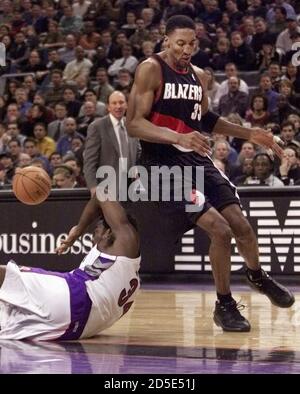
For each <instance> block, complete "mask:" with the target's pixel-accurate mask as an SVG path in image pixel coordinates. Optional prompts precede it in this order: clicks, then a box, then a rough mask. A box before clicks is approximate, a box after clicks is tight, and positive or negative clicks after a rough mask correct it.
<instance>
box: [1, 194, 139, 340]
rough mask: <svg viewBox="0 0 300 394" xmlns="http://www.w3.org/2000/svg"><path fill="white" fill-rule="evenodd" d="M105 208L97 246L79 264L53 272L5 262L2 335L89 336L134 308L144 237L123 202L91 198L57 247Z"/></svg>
mask: <svg viewBox="0 0 300 394" xmlns="http://www.w3.org/2000/svg"><path fill="white" fill-rule="evenodd" d="M100 208H101V210H100ZM101 211H102V214H103V215H102V220H101V221H100V222H99V223H98V225H97V227H96V230H95V233H94V243H95V246H94V247H93V248H92V250H91V251H90V252H89V253H88V255H87V256H86V257H85V259H84V260H83V261H82V263H81V264H80V267H79V268H78V269H75V270H74V271H71V272H66V273H61V272H51V271H46V270H42V269H38V268H30V267H19V266H18V265H17V264H16V263H15V262H13V261H10V262H8V264H7V266H0V286H1V289H0V326H1V331H0V339H31V340H71V339H81V338H88V337H91V336H94V335H96V334H97V333H99V332H100V331H102V330H104V329H106V328H108V327H110V326H111V325H112V324H113V323H115V322H116V321H117V320H118V319H119V318H120V317H121V316H122V315H123V314H124V313H126V312H127V311H128V310H129V308H130V307H131V305H132V304H133V301H134V299H135V297H136V294H137V290H138V288H139V286H140V282H139V276H138V270H139V266H140V256H139V238H138V234H137V231H136V229H135V227H134V225H133V224H132V223H131V220H130V218H128V216H127V215H126V213H125V211H124V210H123V208H122V207H121V205H120V204H119V203H118V202H116V201H103V202H101V203H100V202H99V201H98V200H96V198H94V199H92V200H90V201H89V202H88V204H87V205H86V208H85V210H84V212H83V214H82V218H81V219H80V221H79V224H78V225H77V226H75V227H73V229H72V230H71V231H70V234H69V237H68V239H67V240H66V241H65V242H63V243H62V244H61V245H60V247H59V248H58V250H57V252H58V253H59V254H60V253H62V252H64V251H65V250H66V249H67V248H68V247H69V246H70V245H71V244H72V243H73V242H74V240H75V239H76V238H77V236H79V235H81V234H82V233H83V232H84V231H85V229H86V226H87V223H90V220H91V219H94V218H95V217H97V215H98V216H99V214H100V213H101Z"/></svg>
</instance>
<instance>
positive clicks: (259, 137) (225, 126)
mask: <svg viewBox="0 0 300 394" xmlns="http://www.w3.org/2000/svg"><path fill="white" fill-rule="evenodd" d="M195 71H196V73H197V75H198V77H199V78H200V81H201V84H202V86H203V91H204V92H203V93H204V94H203V102H202V118H201V123H200V130H201V131H205V132H207V133H216V134H223V135H225V136H231V137H237V138H242V139H244V140H249V141H250V142H253V143H254V144H258V145H261V146H263V147H266V148H270V149H272V150H273V151H274V153H276V155H277V156H279V157H281V156H282V149H281V147H280V145H279V144H278V142H279V143H280V140H278V139H276V138H275V137H274V136H273V134H272V133H271V132H268V131H266V130H264V129H260V128H249V127H244V126H240V125H237V124H234V123H231V122H228V121H227V120H225V119H223V118H221V117H220V116H219V115H218V114H216V113H214V112H212V111H210V110H209V109H208V98H207V97H208V96H207V76H206V74H205V73H204V72H203V71H202V70H201V69H199V68H197V67H195Z"/></svg>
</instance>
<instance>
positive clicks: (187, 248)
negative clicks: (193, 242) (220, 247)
mask: <svg viewBox="0 0 300 394" xmlns="http://www.w3.org/2000/svg"><path fill="white" fill-rule="evenodd" d="M181 251H182V253H194V252H195V248H194V246H183V247H182V248H181Z"/></svg>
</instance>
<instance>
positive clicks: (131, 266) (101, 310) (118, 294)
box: [80, 246, 141, 338]
mask: <svg viewBox="0 0 300 394" xmlns="http://www.w3.org/2000/svg"><path fill="white" fill-rule="evenodd" d="M140 260H141V258H140V257H137V258H135V259H131V258H128V257H125V256H111V255H108V254H106V253H103V252H100V251H99V250H98V249H97V247H96V246H94V247H93V248H92V250H91V251H90V252H89V254H88V255H87V256H86V258H85V259H84V261H83V262H82V263H81V265H80V269H82V270H84V271H86V272H87V273H89V274H91V273H92V272H95V270H96V269H97V267H98V268H99V270H100V272H99V274H100V276H99V277H98V279H96V280H89V281H86V287H87V291H88V294H89V297H90V299H91V301H92V309H91V313H90V315H89V318H88V321H87V324H86V326H85V328H84V330H83V333H82V335H81V338H87V337H90V336H93V335H95V334H97V333H99V332H100V331H102V330H105V329H106V328H108V327H110V326H111V325H112V324H113V323H115V322H116V321H117V320H118V319H120V317H121V316H123V315H124V314H125V313H126V312H127V311H128V310H129V308H130V307H131V305H132V304H133V301H134V300H135V298H136V295H137V291H138V289H139V287H140V281H139V276H138V270H139V267H140ZM107 267H109V269H107V270H105V271H103V272H101V271H102V269H103V268H107Z"/></svg>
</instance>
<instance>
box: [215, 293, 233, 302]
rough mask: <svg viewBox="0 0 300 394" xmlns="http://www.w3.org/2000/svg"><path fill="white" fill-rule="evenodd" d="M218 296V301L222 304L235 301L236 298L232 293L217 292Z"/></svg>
mask: <svg viewBox="0 0 300 394" xmlns="http://www.w3.org/2000/svg"><path fill="white" fill-rule="evenodd" d="M217 297H218V301H219V303H220V304H228V303H230V302H232V301H234V299H233V298H232V296H231V293H228V294H220V293H217Z"/></svg>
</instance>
